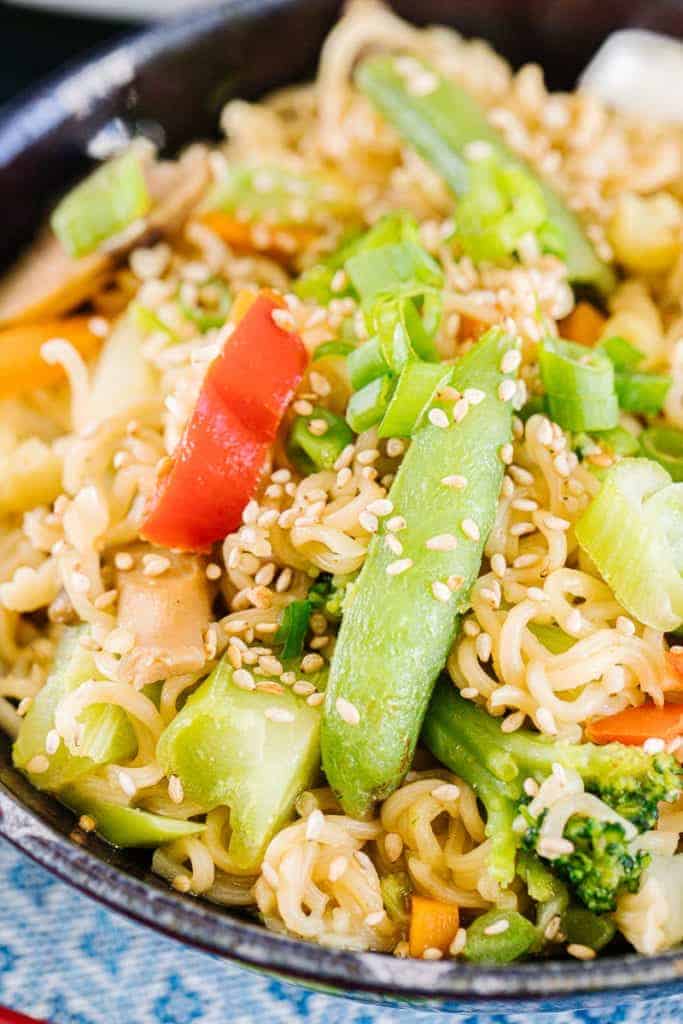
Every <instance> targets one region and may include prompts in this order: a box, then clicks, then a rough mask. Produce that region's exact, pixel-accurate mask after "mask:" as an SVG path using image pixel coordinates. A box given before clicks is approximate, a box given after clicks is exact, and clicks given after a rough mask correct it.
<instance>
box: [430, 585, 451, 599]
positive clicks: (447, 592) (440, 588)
mask: <svg viewBox="0 0 683 1024" xmlns="http://www.w3.org/2000/svg"><path fill="white" fill-rule="evenodd" d="M431 590H432V594H433V596H434V597H435V598H436V600H437V601H441V602H442V603H443V604H448V602H449V601H450V599H451V596H452V591H451V589H450V587H449V586H448V584H447V583H442V582H441V580H434V582H433V583H432V587H431Z"/></svg>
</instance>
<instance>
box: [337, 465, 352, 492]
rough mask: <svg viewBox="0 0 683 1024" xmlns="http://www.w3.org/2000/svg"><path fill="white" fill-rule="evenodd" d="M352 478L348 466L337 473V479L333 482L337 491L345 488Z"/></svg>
mask: <svg viewBox="0 0 683 1024" xmlns="http://www.w3.org/2000/svg"><path fill="white" fill-rule="evenodd" d="M352 476H353V473H352V472H351V470H350V469H349V467H348V466H346V467H345V468H344V469H340V470H339V472H338V473H337V479H336V480H335V486H336V487H337V489H338V490H340V491H341V490H342V488H344V487H346V485H347V484H348V482H349V481H350V479H351V477H352Z"/></svg>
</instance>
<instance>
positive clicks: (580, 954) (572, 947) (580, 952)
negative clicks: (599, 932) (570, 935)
mask: <svg viewBox="0 0 683 1024" xmlns="http://www.w3.org/2000/svg"><path fill="white" fill-rule="evenodd" d="M567 952H568V953H569V955H570V956H573V957H574V958H575V959H576V960H594V959H595V956H596V953H595V950H594V949H591V948H590V946H582V945H581V943H579V942H570V943H569V945H568V946H567Z"/></svg>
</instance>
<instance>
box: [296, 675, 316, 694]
mask: <svg viewBox="0 0 683 1024" xmlns="http://www.w3.org/2000/svg"><path fill="white" fill-rule="evenodd" d="M292 693H295V694H296V695H297V697H308V696H309V694H311V693H315V686H314V685H313V683H309V682H308V680H307V679H297V681H296V682H295V683H294V685H293V686H292Z"/></svg>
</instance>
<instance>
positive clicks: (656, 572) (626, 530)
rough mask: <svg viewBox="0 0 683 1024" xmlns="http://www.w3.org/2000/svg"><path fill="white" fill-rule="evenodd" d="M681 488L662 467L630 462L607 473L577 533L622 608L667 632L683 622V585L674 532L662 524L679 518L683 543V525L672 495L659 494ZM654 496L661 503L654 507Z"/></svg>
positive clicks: (637, 460) (577, 526)
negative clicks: (672, 546)
mask: <svg viewBox="0 0 683 1024" xmlns="http://www.w3.org/2000/svg"><path fill="white" fill-rule="evenodd" d="M679 486H680V485H678V484H674V485H671V477H670V476H669V474H668V473H667V472H666V470H664V469H663V468H662V467H661V466H659V465H657V463H656V462H652V461H650V460H649V459H624V460H623V461H621V462H619V463H617V464H616V465H615V466H613V467H612V468H611V469H610V470H609V471H608V472H607V475H606V476H605V480H604V482H603V484H602V487H601V489H600V491H599V493H598V494H597V495H596V497H595V498H594V499H593V501H592V502H591V503H590V505H589V506H588V508H587V509H586V511H585V512H584V514H583V515H582V516H581V518H580V519H579V520H578V522H577V524H576V527H575V532H576V538H577V540H578V542H579V544H580V545H581V547H582V548H583V550H584V551H585V552H586V553H587V554H588V555H589V557H590V558H591V559H592V561H593V562H594V564H595V565H596V566H597V568H598V570H599V572H600V574H601V576H602V577H603V579H604V580H605V581H606V582H607V583H608V584H609V586H610V587H611V588H612V590H613V591H614V593H615V595H616V598H617V600H618V601H619V603H620V604H621V605H623V607H624V608H625V609H626V610H627V612H628V613H629V614H630V615H633V616H634V617H635V618H636V619H638V620H639V621H640V622H642V623H644V624H645V625H646V626H652V628H653V629H659V630H664V631H666V630H671V629H676V627H677V626H679V625H680V623H681V621H682V620H683V579H681V575H680V572H679V567H678V566H677V565H676V564H674V563H673V561H672V557H671V551H670V550H669V547H670V541H669V540H668V539H667V537H669V536H670V535H671V533H672V530H671V529H669V528H668V526H667V528H666V529H665V528H664V527H663V524H662V523H658V522H657V518H658V516H659V517H660V518H661V517H662V515H663V513H664V512H666V519H667V522H670V521H672V520H673V519H674V518H675V520H676V523H677V526H676V530H677V531H678V535H679V536H680V537H681V538H683V521H681V519H679V518H678V506H677V504H676V503H675V502H674V503H673V505H672V506H668V505H667V504H666V503H667V497H668V495H664V496H663V497H659V493H658V492H662V491H664V490H665V489H667V490H668V489H669V488H670V487H672V488H677V487H679ZM653 495H655V496H657V498H658V500H657V502H656V503H655V504H654V505H652V506H651V505H650V503H651V501H652V496H653ZM674 497H677V495H675V496H674ZM662 502H664V505H662ZM655 513H656V514H655ZM674 514H675V515H674ZM673 532H674V533H675V531H673Z"/></svg>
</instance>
